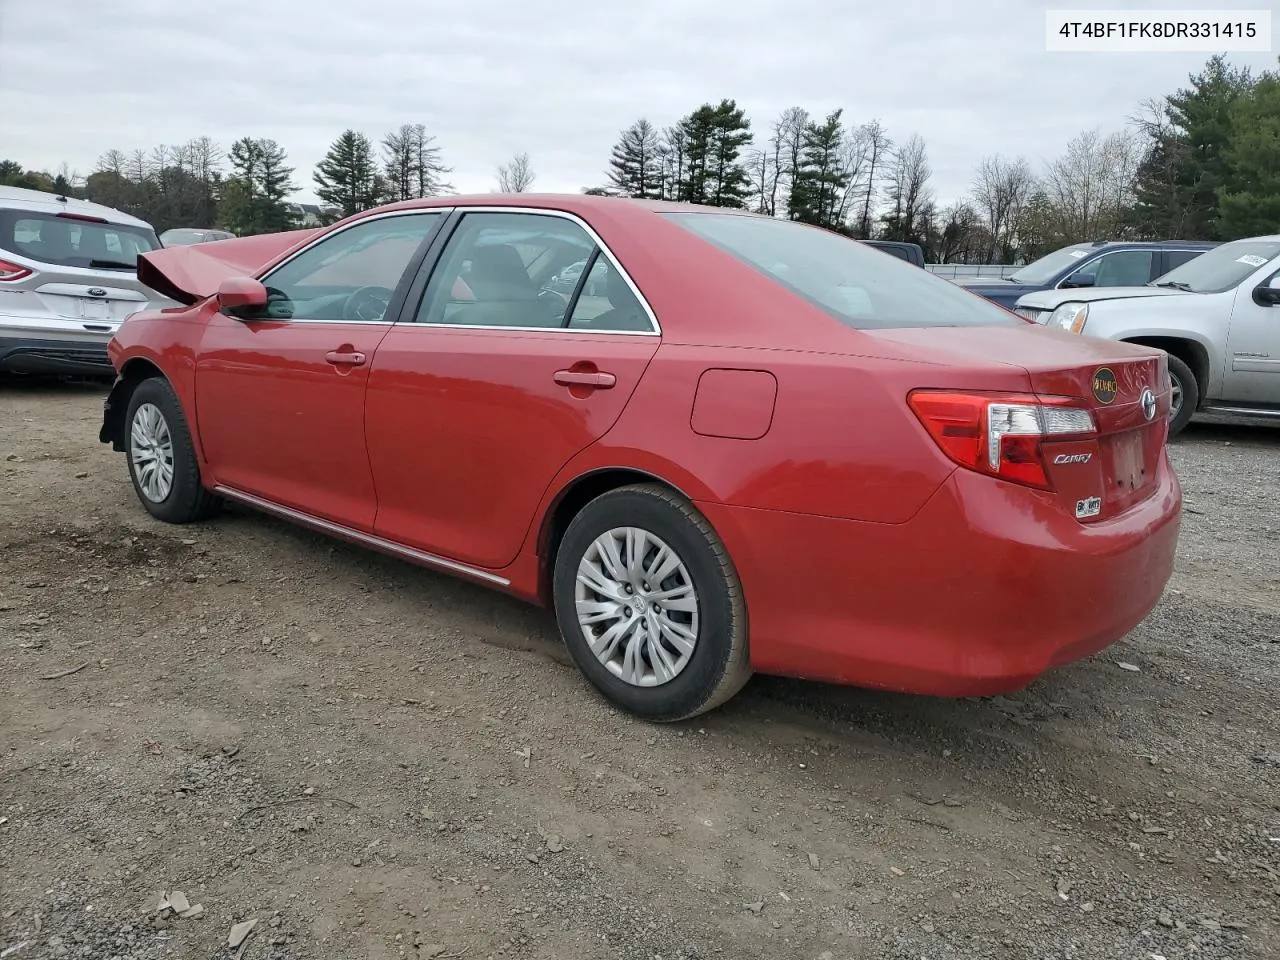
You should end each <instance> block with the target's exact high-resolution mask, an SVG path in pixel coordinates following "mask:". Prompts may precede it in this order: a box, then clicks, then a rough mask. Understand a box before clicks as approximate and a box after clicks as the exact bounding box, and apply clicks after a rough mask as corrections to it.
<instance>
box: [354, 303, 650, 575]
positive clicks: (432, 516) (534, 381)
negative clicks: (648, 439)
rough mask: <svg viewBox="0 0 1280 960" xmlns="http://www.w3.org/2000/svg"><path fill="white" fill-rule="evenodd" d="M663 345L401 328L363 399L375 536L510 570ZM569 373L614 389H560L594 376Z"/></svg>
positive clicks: (389, 340)
mask: <svg viewBox="0 0 1280 960" xmlns="http://www.w3.org/2000/svg"><path fill="white" fill-rule="evenodd" d="M657 347H658V340H657V338H656V337H627V336H616V335H614V336H610V335H608V334H595V335H592V334H577V333H572V332H569V331H564V332H558V331H545V332H543V331H530V332H528V333H521V334H518V335H513V334H512V333H510V332H506V331H498V330H458V329H449V328H442V327H432V326H428V325H419V324H400V325H397V326H396V328H395V329H394V330H392V331H391V332H390V333H389V334H388V335H387V337H386V339H385V340H383V342H382V345H381V346H380V347H379V348H378V353H377V356H376V357H375V358H374V365H373V372H372V375H371V377H370V381H369V391H368V397H367V400H366V409H367V411H368V415H367V418H366V421H365V424H366V427H365V429H366V434H367V436H368V444H369V459H370V462H371V463H372V465H373V472H374V476H375V477H377V485H378V504H379V507H378V517H377V523H376V526H375V531H376V532H377V533H378V534H379V535H380V536H383V537H387V538H388V539H391V540H395V541H397V542H399V543H404V544H406V545H409V546H413V547H417V548H418V549H420V550H427V551H429V552H431V553H436V554H441V555H443V556H446V557H450V558H452V559H455V560H458V561H461V562H463V563H471V564H476V565H478V566H484V567H494V568H496V567H502V566H505V565H506V564H508V563H510V562H511V561H512V560H514V559H515V557H516V554H517V552H518V551H519V549H520V545H521V543H523V541H524V537H525V533H526V531H527V530H528V528H529V524H530V522H531V521H532V519H533V513H534V510H535V509H536V508H537V505H538V501H539V500H540V499H541V497H542V494H543V492H544V491H545V490H546V488H547V484H548V483H550V482H551V480H552V478H553V477H554V476H555V474H556V473H557V472H558V471H559V469H560V468H561V467H562V466H564V464H565V463H567V462H568V461H569V460H570V459H571V458H572V457H573V456H574V455H575V454H577V453H578V452H579V451H581V450H583V449H584V448H585V447H587V446H588V445H589V444H591V443H592V442H593V441H595V440H597V439H598V438H600V437H601V436H603V435H604V434H605V433H606V432H607V431H608V430H609V428H610V427H612V426H613V424H614V422H615V421H616V420H617V419H618V417H619V415H620V414H621V413H622V409H623V407H625V406H626V403H627V401H628V400H629V399H630V398H631V394H632V391H634V389H635V386H636V384H637V383H638V382H639V380H640V376H641V374H643V372H644V369H645V367H646V366H647V365H648V363H649V360H650V358H651V357H652V356H653V354H654V351H655V350H656V349H657ZM562 372H569V373H571V374H583V373H585V374H591V373H597V374H598V373H604V374H612V376H613V377H614V383H613V385H612V386H610V387H607V388H604V389H600V388H597V387H593V386H591V385H582V384H578V383H573V382H570V383H567V384H562V383H558V382H557V380H558V379H559V380H570V381H572V380H577V379H586V378H585V377H583V378H579V377H572V376H570V377H565V376H563V374H562ZM558 374H559V375H560V376H558ZM606 379H607V378H606Z"/></svg>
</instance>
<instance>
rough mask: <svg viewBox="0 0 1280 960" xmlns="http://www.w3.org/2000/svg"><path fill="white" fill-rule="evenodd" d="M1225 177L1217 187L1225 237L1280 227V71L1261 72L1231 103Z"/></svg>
mask: <svg viewBox="0 0 1280 960" xmlns="http://www.w3.org/2000/svg"><path fill="white" fill-rule="evenodd" d="M1231 124H1232V135H1231V143H1230V144H1229V146H1228V147H1227V150H1226V151H1225V159H1226V161H1227V163H1228V165H1229V166H1228V174H1227V177H1226V183H1224V184H1223V186H1222V187H1220V188H1219V189H1218V202H1219V207H1220V210H1221V220H1220V221H1219V223H1218V232H1219V234H1220V235H1221V236H1222V237H1223V238H1224V239H1228V240H1231V239H1237V238H1240V237H1256V236H1259V235H1262V234H1268V233H1275V232H1276V231H1277V229H1280V74H1275V73H1266V74H1263V75H1262V76H1261V77H1260V78H1259V79H1258V82H1257V83H1256V84H1255V85H1254V87H1253V89H1252V90H1251V91H1250V92H1249V93H1248V94H1246V95H1245V96H1242V97H1240V98H1238V99H1237V100H1236V101H1235V103H1233V104H1232V107H1231Z"/></svg>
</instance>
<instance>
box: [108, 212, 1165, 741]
mask: <svg viewBox="0 0 1280 960" xmlns="http://www.w3.org/2000/svg"><path fill="white" fill-rule="evenodd" d="M575 265H580V268H579V267H577V266H575ZM570 267H574V268H575V269H574V270H569V269H568V268H570ZM575 271H576V272H575ZM138 272H139V278H140V279H141V280H142V281H143V282H144V283H146V284H147V285H149V286H150V287H152V288H153V289H155V290H157V291H159V292H161V293H163V294H164V295H165V296H167V297H170V298H172V299H173V300H175V301H177V302H178V303H179V304H180V306H179V307H176V308H170V309H168V310H164V311H159V312H143V313H138V314H135V315H134V316H132V317H130V318H129V319H128V320H127V321H125V322H124V324H122V325H121V327H120V328H119V330H118V331H117V333H116V334H115V336H114V338H113V340H112V342H111V345H110V358H111V362H112V364H113V365H114V367H115V370H116V372H117V374H118V378H117V380H116V383H115V385H114V387H113V389H112V391H111V394H110V396H109V398H108V399H107V401H106V404H105V410H104V416H103V423H102V428H101V433H100V439H101V440H102V441H103V442H104V443H109V444H111V445H112V447H113V448H114V449H115V450H117V451H120V452H122V453H124V454H125V455H126V456H125V460H126V463H127V465H128V471H129V476H130V478H131V480H132V484H133V487H134V489H135V491H136V493H137V496H138V499H139V500H140V502H141V505H142V506H143V507H144V508H145V509H146V510H147V511H149V512H150V514H151V515H152V516H154V517H155V518H157V519H158V520H161V521H165V522H168V523H187V522H190V521H195V520H199V519H202V518H205V517H208V516H210V515H211V514H212V513H213V512H214V511H215V510H216V509H218V508H219V506H220V505H222V504H224V503H228V502H230V503H235V504H239V505H241V506H242V507H248V508H251V509H254V510H257V511H263V512H266V513H269V514H274V515H277V516H279V517H283V518H286V519H288V520H290V521H293V522H296V523H299V524H303V525H306V526H308V527H311V528H313V529H316V530H319V531H322V532H324V533H326V534H330V535H332V536H335V537H340V538H344V539H346V540H348V541H353V542H354V543H356V544H361V545H364V546H366V547H369V548H373V549H377V550H381V551H384V552H386V553H389V554H392V555H394V556H396V557H400V558H402V559H404V560H407V561H411V562H414V563H418V564H421V565H423V566H426V567H429V568H433V569H435V570H437V571H442V572H444V573H446V574H451V575H455V576H459V577H464V578H468V579H470V580H473V581H476V582H479V583H481V584H485V585H487V586H490V587H492V588H495V589H498V590H502V591H506V592H508V593H511V594H514V595H516V596H518V597H521V598H524V599H525V600H528V601H531V602H534V603H539V604H543V605H545V606H547V607H549V608H551V609H552V610H553V611H554V614H555V617H556V619H557V621H558V624H559V628H560V632H561V634H562V636H563V639H564V642H565V643H566V644H567V646H568V648H569V650H570V652H571V653H572V655H573V658H574V660H575V662H576V663H577V664H578V666H579V667H580V669H581V671H582V673H583V674H584V675H585V676H586V677H587V679H588V680H589V681H590V682H591V683H592V684H594V686H595V687H596V688H598V690H599V691H601V692H602V693H603V695H604V696H606V697H607V698H608V699H609V700H611V701H612V702H613V703H615V704H617V705H619V706H620V707H622V708H624V709H626V710H628V711H631V712H633V713H635V714H637V715H640V716H643V717H646V718H649V719H651V720H656V721H671V720H676V719H680V718H684V717H689V716H692V715H695V714H698V713H700V712H703V711H705V710H708V709H711V708H713V707H715V706H717V705H719V704H721V703H723V702H724V701H725V700H727V699H728V698H730V697H731V696H733V695H734V694H735V693H736V692H737V691H738V690H739V689H740V688H741V687H742V685H743V684H744V683H745V682H746V680H747V678H748V677H749V675H750V674H751V673H752V672H753V671H756V672H763V673H769V674H783V675H790V676H795V677H802V678H811V679H815V680H823V681H830V682H836V683H842V684H850V685H858V686H866V687H876V688H882V689H889V690H895V691H902V692H910V693H915V694H922V695H934V696H952V697H954V696H968V695H985V694H992V693H996V692H1000V691H1008V690H1012V689H1016V688H1019V687H1022V686H1024V685H1026V684H1028V683H1030V682H1031V681H1032V680H1034V679H1035V678H1036V677H1037V676H1039V675H1041V674H1042V673H1044V672H1045V671H1046V670H1048V669H1051V668H1054V667H1056V666H1059V665H1061V664H1065V663H1068V662H1070V661H1073V660H1077V659H1080V658H1083V657H1086V656H1089V655H1092V654H1094V653H1096V652H1098V651H1099V650H1101V649H1103V648H1105V647H1106V646H1107V645H1109V644H1111V643H1113V642H1114V641H1116V640H1118V639H1119V638H1121V637H1123V636H1124V635H1125V634H1126V633H1127V632H1129V631H1130V630H1131V629H1132V628H1133V627H1134V626H1135V625H1136V624H1138V623H1139V622H1140V621H1141V620H1142V619H1143V618H1144V617H1145V616H1146V615H1147V614H1148V613H1149V612H1150V611H1151V609H1152V608H1153V606H1154V605H1155V604H1156V602H1157V601H1158V599H1159V597H1160V595H1161V592H1162V590H1163V588H1164V586H1165V583H1166V581H1167V580H1168V578H1169V576H1170V573H1171V569H1172V564H1173V555H1174V548H1175V544H1176V540H1177V535H1178V523H1179V513H1180V505H1181V493H1180V489H1179V484H1178V480H1177V478H1176V476H1175V475H1174V472H1173V470H1172V469H1171V467H1170V464H1169V461H1168V458H1167V455H1166V438H1167V432H1168V416H1169V406H1170V388H1169V375H1168V368H1167V364H1166V357H1165V354H1164V353H1163V352H1162V351H1159V350H1155V349H1152V348H1148V347H1141V346H1135V345H1131V344H1125V343H1117V342H1112V341H1105V340H1095V339H1090V338H1082V337H1078V336H1073V335H1071V334H1069V333H1065V332H1062V331H1055V330H1050V329H1046V328H1044V327H1040V326H1038V325H1036V324H1033V323H1030V322H1028V321H1026V320H1024V319H1022V318H1020V317H1018V316H1015V315H1014V314H1013V313H1011V312H1009V311H1007V310H1005V309H1003V308H1001V307H999V306H996V305H995V304H992V303H990V302H989V301H987V300H984V299H982V298H980V297H978V296H976V295H974V294H971V293H968V292H966V291H964V290H963V289H962V288H960V287H958V286H956V285H955V284H952V283H949V282H947V281H946V280H942V279H939V278H936V277H933V276H931V275H929V274H928V273H926V272H925V271H923V270H920V269H919V268H917V267H914V266H912V265H911V264H908V263H904V262H902V261H899V260H897V259H895V258H894V257H892V256H889V255H887V254H885V253H883V252H880V251H878V250H876V249H874V248H872V247H869V246H867V245H864V244H862V243H859V242H858V241H856V240H852V239H849V238H846V237H844V236H841V235H839V234H836V233H834V232H831V231H827V230H823V229H819V228H816V227H811V226H806V225H802V224H799V223H794V222H789V221H783V220H776V219H771V218H768V217H762V216H756V215H753V214H749V213H746V212H743V211H737V210H726V209H720V208H714V207H696V206H684V205H675V204H665V203H660V202H656V201H640V200H629V199H622V198H613V197H592V196H554V195H528V194H520V195H510V196H504V195H488V196H477V197H449V198H440V199H434V200H426V201H410V202H407V203H400V204H395V205H391V206H386V207H381V208H379V209H376V210H371V211H368V212H366V213H362V214H358V215H356V216H354V217H351V218H348V219H346V220H343V221H342V222H340V223H338V224H335V225H333V226H331V227H327V228H322V229H318V230H307V231H295V232H292V233H285V234H275V235H267V236H260V237H249V238H243V239H235V240H224V241H217V242H213V243H207V244H200V245H196V246H186V247H176V248H172V249H164V250H158V251H152V252H147V253H143V254H142V256H141V258H140V261H139V267H138ZM569 276H572V277H573V282H572V283H566V282H565V280H564V278H565V277H569Z"/></svg>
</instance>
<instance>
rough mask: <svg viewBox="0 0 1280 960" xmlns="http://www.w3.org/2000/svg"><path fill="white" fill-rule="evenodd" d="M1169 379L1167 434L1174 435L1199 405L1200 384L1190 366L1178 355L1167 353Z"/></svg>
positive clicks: (1181, 428)
mask: <svg viewBox="0 0 1280 960" xmlns="http://www.w3.org/2000/svg"><path fill="white" fill-rule="evenodd" d="M1169 381H1170V386H1171V388H1172V391H1173V396H1172V404H1171V408H1170V410H1169V436H1170V437H1176V436H1177V435H1178V434H1180V433H1181V432H1182V430H1183V428H1184V427H1186V425H1187V424H1188V423H1190V422H1191V418H1192V416H1194V414H1195V412H1196V408H1197V407H1198V406H1200V385H1199V384H1198V383H1197V382H1196V375H1195V374H1194V373H1192V372H1191V368H1190V367H1189V366H1187V365H1186V364H1185V363H1183V362H1182V360H1180V359H1179V358H1178V357H1175V356H1174V355H1173V354H1169Z"/></svg>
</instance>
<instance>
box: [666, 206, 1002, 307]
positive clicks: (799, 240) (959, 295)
mask: <svg viewBox="0 0 1280 960" xmlns="http://www.w3.org/2000/svg"><path fill="white" fill-rule="evenodd" d="M663 216H665V217H667V218H668V219H670V220H673V221H675V222H676V223H678V224H680V226H682V227H684V228H685V229H687V230H689V231H691V232H693V233H695V234H697V235H698V236H699V237H701V238H702V239H704V240H707V241H709V242H710V243H712V244H714V245H715V246H717V247H719V248H720V249H722V250H724V251H725V252H727V253H729V254H731V255H732V256H734V257H737V258H738V259H739V260H742V261H744V262H745V263H747V264H748V265H749V266H751V267H754V268H755V269H756V270H758V271H760V272H761V273H762V274H764V275H765V276H766V277H768V278H769V279H771V280H773V281H775V282H777V283H779V284H781V285H782V286H784V287H786V288H787V289H788V290H790V291H792V292H793V293H796V294H798V295H800V296H801V297H804V298H805V299H806V300H808V301H809V302H810V303H813V304H815V305H816V306H818V307H821V308H822V309H823V310H825V311H826V312H827V313H829V314H831V316H833V317H835V318H836V319H837V320H839V321H841V322H842V323H845V324H848V325H849V326H851V327H855V328H857V329H860V330H867V329H888V328H894V327H961V326H965V327H969V326H974V327H995V326H1002V325H1003V326H1019V325H1021V324H1022V323H1024V321H1022V320H1020V319H1019V318H1018V317H1015V316H1013V315H1012V314H1011V313H1009V312H1008V311H1006V310H1003V309H1002V308H1000V307H997V306H996V305H995V304H993V303H992V302H991V301H989V300H986V299H984V298H982V297H979V296H977V295H976V294H972V293H968V292H966V291H965V290H963V289H961V288H960V287H958V286H956V285H955V284H953V283H951V282H949V281H947V280H942V279H940V278H938V277H935V276H933V275H932V274H931V273H928V272H926V271H924V270H921V269H920V268H919V267H917V266H915V265H914V264H910V263H907V262H905V261H903V260H899V259H898V258H896V257H893V256H891V255H888V254H885V253H883V252H881V251H880V250H877V249H876V248H874V247H869V246H867V245H865V244H862V243H859V242H858V241H856V240H851V239H849V238H848V237H845V236H842V235H840V234H838V233H834V232H832V231H830V230H823V229H820V228H818V227H810V226H806V225H804V224H801V223H796V222H794V221H791V220H773V219H770V218H767V217H754V216H741V215H733V214H712V213H667V214H663Z"/></svg>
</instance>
